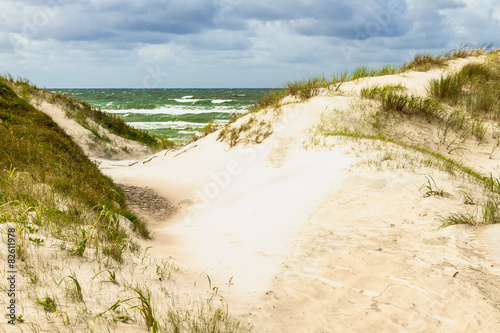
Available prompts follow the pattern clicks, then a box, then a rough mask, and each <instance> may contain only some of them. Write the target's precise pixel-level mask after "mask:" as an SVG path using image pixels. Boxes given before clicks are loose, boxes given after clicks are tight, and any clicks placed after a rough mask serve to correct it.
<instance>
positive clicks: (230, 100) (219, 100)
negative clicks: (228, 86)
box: [212, 99, 233, 104]
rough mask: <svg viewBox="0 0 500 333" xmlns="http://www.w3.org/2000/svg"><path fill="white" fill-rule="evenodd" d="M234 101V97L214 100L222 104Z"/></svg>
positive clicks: (215, 102)
mask: <svg viewBox="0 0 500 333" xmlns="http://www.w3.org/2000/svg"><path fill="white" fill-rule="evenodd" d="M232 101H233V100H232V99H214V100H213V101H212V103H214V104H222V103H226V102H232Z"/></svg>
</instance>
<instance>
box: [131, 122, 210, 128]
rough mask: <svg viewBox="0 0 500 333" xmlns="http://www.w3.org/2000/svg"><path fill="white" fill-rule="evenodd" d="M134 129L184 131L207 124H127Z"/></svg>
mask: <svg viewBox="0 0 500 333" xmlns="http://www.w3.org/2000/svg"><path fill="white" fill-rule="evenodd" d="M127 124H129V125H130V126H132V127H135V128H139V129H145V130H155V129H166V128H172V129H176V130H183V129H188V128H192V127H198V128H200V127H203V126H205V125H206V124H204V123H192V122H188V121H162V122H159V121H149V122H148V121H137V122H129V123H127Z"/></svg>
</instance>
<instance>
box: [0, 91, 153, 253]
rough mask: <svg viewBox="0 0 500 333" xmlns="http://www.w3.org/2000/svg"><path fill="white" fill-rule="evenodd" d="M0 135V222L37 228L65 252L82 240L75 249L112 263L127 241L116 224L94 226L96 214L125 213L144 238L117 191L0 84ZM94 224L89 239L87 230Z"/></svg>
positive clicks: (79, 152) (38, 114)
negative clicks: (63, 245)
mask: <svg viewBox="0 0 500 333" xmlns="http://www.w3.org/2000/svg"><path fill="white" fill-rule="evenodd" d="M0 133H1V135H0V147H1V148H0V206H1V207H2V211H1V215H0V222H2V223H5V222H16V223H19V224H20V225H21V226H28V225H36V227H37V228H41V229H46V230H45V231H46V232H52V233H55V234H58V235H59V236H60V237H61V238H62V239H64V240H65V242H68V247H69V248H71V247H73V246H74V245H75V244H81V242H82V241H84V240H85V239H87V240H88V242H87V244H85V245H81V247H82V249H80V251H83V250H84V249H83V247H85V246H94V247H95V248H97V249H99V250H100V251H102V252H103V253H107V254H110V255H111V256H112V257H113V258H115V259H116V260H120V258H121V253H120V252H119V251H117V248H121V245H122V243H124V242H126V238H127V237H126V236H125V234H124V232H123V230H122V229H123V228H121V227H120V226H119V225H117V224H114V223H107V222H106V223H105V222H102V221H98V222H97V223H95V221H96V219H97V217H98V216H99V214H101V213H102V212H105V213H108V217H110V219H116V216H115V215H114V214H123V215H126V216H128V217H130V220H131V221H132V222H133V223H134V224H133V228H134V229H136V230H137V231H138V232H139V233H141V234H142V235H143V236H145V237H147V236H148V235H149V234H148V230H147V228H146V226H145V224H144V223H141V222H139V221H138V220H137V219H136V218H135V217H134V216H133V215H132V214H131V213H128V212H126V210H125V209H126V207H125V199H124V194H123V192H122V191H121V189H120V188H119V187H117V186H116V185H115V184H114V183H113V182H112V181H111V179H110V178H108V177H106V176H104V175H102V173H101V172H100V171H99V169H98V168H97V166H96V165H95V164H94V163H92V162H91V161H90V160H89V159H88V158H87V157H86V156H85V155H84V153H83V152H82V150H81V149H80V148H79V147H78V146H77V145H76V144H75V143H74V142H73V141H72V140H71V138H70V137H69V136H68V135H67V134H66V133H64V131H63V130H62V129H61V128H59V127H58V126H57V125H56V124H55V123H54V122H53V121H52V119H51V118H50V117H49V116H47V115H45V114H44V113H42V112H40V111H38V110H36V109H35V108H34V107H33V106H31V105H30V104H29V103H27V102H26V101H25V100H23V99H21V98H20V97H18V96H17V95H16V93H15V92H14V91H13V90H12V89H11V88H10V87H9V86H8V85H6V84H5V83H2V82H0ZM111 216H114V217H113V218H111ZM101 219H102V216H101ZM94 223H95V228H94V234H93V235H92V234H91V232H90V230H88V229H89V227H93V224H94ZM82 235H83V236H82ZM91 235H92V236H93V239H90V238H91Z"/></svg>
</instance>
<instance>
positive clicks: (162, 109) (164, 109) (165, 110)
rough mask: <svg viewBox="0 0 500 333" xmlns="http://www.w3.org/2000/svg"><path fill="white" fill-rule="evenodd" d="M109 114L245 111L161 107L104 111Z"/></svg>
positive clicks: (223, 108) (180, 113) (237, 111)
mask: <svg viewBox="0 0 500 333" xmlns="http://www.w3.org/2000/svg"><path fill="white" fill-rule="evenodd" d="M104 111H106V112H108V113H121V114H124V115H127V114H131V113H137V114H171V115H176V116H179V115H183V114H190V113H191V114H200V113H242V112H245V111H246V110H245V109H234V108H227V107H217V108H214V109H187V108H183V107H180V106H179V107H175V106H174V107H160V108H156V109H127V110H104Z"/></svg>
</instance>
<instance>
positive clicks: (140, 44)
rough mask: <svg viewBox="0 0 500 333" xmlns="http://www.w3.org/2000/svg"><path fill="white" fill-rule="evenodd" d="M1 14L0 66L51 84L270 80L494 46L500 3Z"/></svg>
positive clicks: (65, 5) (32, 0) (57, 4)
mask: <svg viewBox="0 0 500 333" xmlns="http://www.w3.org/2000/svg"><path fill="white" fill-rule="evenodd" d="M0 11H1V13H0V73H2V74H5V73H10V74H12V75H14V76H22V77H26V78H28V79H30V80H31V81H33V82H34V83H35V84H37V85H38V86H40V87H47V88H56V87H57V88H65V87H74V88H90V87H93V88H110V87H116V88H139V87H143V88H174V87H184V88H215V87H233V88H236V87H249V88H250V87H262V88H269V87H278V86H282V85H283V84H284V83H285V82H287V81H290V80H296V79H301V78H305V77H307V76H315V75H318V74H324V75H325V76H330V75H332V74H333V73H335V72H339V71H342V70H345V69H348V70H352V69H353V68H355V67H356V66H358V65H362V64H363V65H369V66H373V67H375V66H382V65H386V64H394V65H397V64H401V63H402V62H404V61H405V60H409V59H411V58H412V57H413V55H415V53H417V52H430V53H433V54H436V53H441V52H444V51H448V50H450V49H454V48H457V47H459V46H460V44H461V43H463V42H465V43H473V44H480V43H493V44H495V46H497V47H498V46H500V34H499V31H500V0H484V1H481V0H349V1H347V0H345V1H338V0H0Z"/></svg>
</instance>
